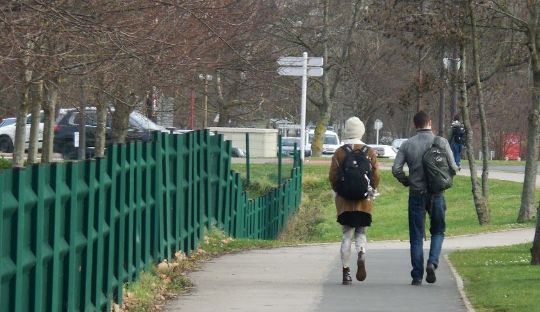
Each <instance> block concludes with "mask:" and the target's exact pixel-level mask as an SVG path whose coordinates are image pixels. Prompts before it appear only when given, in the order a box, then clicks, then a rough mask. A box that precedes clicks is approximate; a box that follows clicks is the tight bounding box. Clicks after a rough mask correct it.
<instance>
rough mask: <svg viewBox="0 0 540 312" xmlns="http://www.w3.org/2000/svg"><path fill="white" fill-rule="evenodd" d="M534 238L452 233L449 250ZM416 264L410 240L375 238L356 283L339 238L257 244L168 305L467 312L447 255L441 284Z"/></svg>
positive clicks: (526, 233) (199, 276) (207, 268)
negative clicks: (345, 273)
mask: <svg viewBox="0 0 540 312" xmlns="http://www.w3.org/2000/svg"><path fill="white" fill-rule="evenodd" d="M385 169H386V168H385ZM460 175H468V171H467V170H462V171H461V172H460ZM490 178H494V179H501V180H509V181H517V182H521V181H522V179H523V174H519V173H509V172H491V173H490ZM539 182H540V179H537V187H538V186H540V184H538V183H539ZM533 237H534V229H524V230H513V231H505V232H497V233H488V234H480V235H470V236H459V237H452V238H447V239H446V240H445V242H444V245H443V247H444V250H443V253H444V254H446V253H447V252H448V251H450V250H455V249H464V248H479V247H489V246H503V245H512V244H518V243H525V242H530V241H532V239H533ZM428 246H429V242H425V244H424V247H426V248H427V247H428ZM353 248H354V246H353ZM424 252H425V253H426V256H425V258H426V259H427V250H424ZM353 263H354V261H353ZM410 269H411V267H410V258H409V244H408V242H402V241H387V242H370V243H369V244H368V252H367V271H368V278H367V280H366V281H364V282H357V281H353V285H352V286H343V285H341V261H340V259H339V243H333V244H320V245H306V246H299V247H289V248H277V249H269V250H253V251H248V252H242V253H238V254H234V255H226V256H223V257H220V258H217V259H214V260H212V261H209V262H207V263H205V264H204V265H203V266H202V268H201V270H200V271H197V272H194V273H192V274H190V278H191V280H192V281H193V282H194V284H195V289H194V290H193V292H191V293H190V294H187V295H184V296H181V297H180V298H178V299H177V300H175V301H173V302H171V303H170V304H169V306H168V307H167V309H166V311H170V312H173V311H175V312H176V311H186V312H187V311H190V312H205V311H245V312H253V311H263V312H264V311H272V312H276V311H294V312H302V311H306V312H307V311H320V312H326V311H448V312H450V311H451V312H455V311H458V312H460V311H467V309H466V307H465V304H464V302H463V300H462V299H461V297H460V295H459V291H458V287H457V285H456V281H455V279H454V277H453V275H452V274H451V272H450V269H449V267H448V264H447V263H446V261H445V260H444V259H443V258H442V257H441V263H440V266H439V269H438V270H437V283H435V284H432V285H431V284H426V283H425V282H424V285H423V286H422V287H413V286H411V285H410V281H411V278H410ZM353 273H354V272H353ZM353 278H354V277H353Z"/></svg>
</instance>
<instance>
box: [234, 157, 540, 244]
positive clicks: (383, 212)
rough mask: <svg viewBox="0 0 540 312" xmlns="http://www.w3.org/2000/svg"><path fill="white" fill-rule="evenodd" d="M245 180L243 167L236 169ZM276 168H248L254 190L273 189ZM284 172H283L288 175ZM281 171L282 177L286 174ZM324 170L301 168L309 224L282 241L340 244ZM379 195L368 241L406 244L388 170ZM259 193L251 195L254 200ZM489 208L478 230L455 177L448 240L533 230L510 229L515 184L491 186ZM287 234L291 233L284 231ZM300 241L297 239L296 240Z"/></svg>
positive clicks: (462, 180)
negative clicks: (489, 216)
mask: <svg viewBox="0 0 540 312" xmlns="http://www.w3.org/2000/svg"><path fill="white" fill-rule="evenodd" d="M234 168H235V170H238V171H239V172H241V173H242V175H244V172H245V166H238V165H235V167H234ZM276 168H277V167H276V166H275V165H252V166H251V177H252V179H251V180H252V183H253V184H254V185H256V187H255V189H261V186H263V189H264V188H265V187H268V188H270V187H273V186H275V183H276V176H277V169H276ZM287 170H288V169H287ZM287 170H284V177H287V176H288V175H289V173H288V172H287ZM328 170H329V165H328V164H323V165H305V166H304V177H303V179H304V181H303V190H304V193H303V198H302V207H301V209H300V211H299V213H298V215H299V216H301V217H302V218H309V220H306V221H302V222H298V225H299V226H302V227H310V228H309V229H306V230H300V229H293V231H296V232H295V233H296V234H297V235H288V236H287V235H286V234H287V233H285V235H286V236H287V237H291V238H292V237H295V236H297V237H296V238H299V239H300V240H301V241H306V242H334V241H339V240H340V239H341V229H340V227H339V224H338V223H337V222H336V214H335V206H334V200H333V192H332V191H331V190H330V186H329V182H328ZM379 192H380V193H381V195H380V196H379V197H378V198H377V199H376V200H375V209H374V213H373V224H372V226H371V228H370V229H369V234H368V237H369V239H370V240H387V239H403V240H406V239H408V225H407V201H408V189H407V188H405V187H403V186H401V184H399V183H398V182H397V181H396V179H395V178H394V177H393V176H392V174H391V172H390V171H388V170H383V171H382V178H381V185H380V187H379ZM257 193H258V192H254V194H257ZM490 196H491V197H490V208H491V213H492V222H491V224H490V225H488V226H483V227H481V226H479V225H478V221H477V217H476V211H475V209H474V204H473V200H472V196H471V190H470V179H469V178H468V177H460V176H458V177H456V178H455V180H454V187H452V188H451V189H450V190H449V191H447V192H446V201H447V215H446V221H447V227H446V228H447V232H446V233H447V235H450V236H451V235H461V234H473V233H480V232H486V231H495V230H502V229H511V228H520V227H532V226H533V222H529V223H525V224H517V223H515V220H516V217H517V213H518V209H519V204H520V196H521V184H520V183H516V182H506V181H496V180H492V181H491V182H490ZM289 230H290V229H289ZM298 236H300V237H298Z"/></svg>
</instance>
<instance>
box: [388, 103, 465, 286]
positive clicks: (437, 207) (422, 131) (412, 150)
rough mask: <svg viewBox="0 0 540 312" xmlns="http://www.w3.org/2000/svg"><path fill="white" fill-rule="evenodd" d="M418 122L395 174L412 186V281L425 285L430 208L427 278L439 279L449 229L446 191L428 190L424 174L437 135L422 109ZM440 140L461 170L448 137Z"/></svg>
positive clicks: (397, 161)
mask: <svg viewBox="0 0 540 312" xmlns="http://www.w3.org/2000/svg"><path fill="white" fill-rule="evenodd" d="M413 120H414V126H415V128H416V130H417V133H416V135H415V136H413V137H412V138H410V139H408V140H407V141H405V142H403V144H402V145H401V147H400V148H399V151H398V153H397V156H396V159H395V160H394V165H393V166H392V174H393V175H394V177H396V179H397V180H398V181H399V182H400V183H401V184H403V185H404V186H408V187H409V239H410V245H411V247H410V248H411V250H410V251H411V264H412V271H411V277H412V283H411V284H412V285H417V286H419V285H422V279H423V276H424V252H423V238H424V233H425V231H424V219H425V215H426V212H427V213H428V214H429V217H430V229H429V231H430V233H431V246H430V250H429V258H428V261H427V266H426V273H427V276H426V281H427V282H428V283H435V281H436V276H435V270H436V269H437V266H438V265H439V256H440V254H441V248H442V243H443V239H444V231H445V221H444V218H445V210H446V204H445V201H444V196H443V193H442V192H441V193H438V194H432V193H430V192H429V191H428V183H427V180H426V177H425V175H424V168H423V161H422V157H423V155H424V153H425V152H426V151H427V150H428V149H429V148H430V147H431V145H432V144H433V141H434V140H435V136H434V135H433V132H432V131H431V119H430V118H429V116H428V115H427V114H426V113H425V112H423V111H420V112H418V113H416V115H414V119H413ZM439 142H440V144H441V145H442V147H443V148H444V150H445V151H446V156H447V160H448V164H449V165H450V166H451V169H450V171H451V174H452V175H455V172H456V171H457V170H458V167H457V166H456V164H455V162H454V157H453V155H452V151H451V149H450V145H449V144H448V141H447V140H446V139H444V138H440V140H439ZM405 164H407V166H408V167H409V175H408V176H407V175H406V174H405V172H404V171H403V166H404V165H405Z"/></svg>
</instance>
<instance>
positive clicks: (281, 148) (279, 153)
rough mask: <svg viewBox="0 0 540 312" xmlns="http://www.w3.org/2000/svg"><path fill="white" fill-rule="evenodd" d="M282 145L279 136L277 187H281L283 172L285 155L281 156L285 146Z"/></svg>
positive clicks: (279, 136)
mask: <svg viewBox="0 0 540 312" xmlns="http://www.w3.org/2000/svg"><path fill="white" fill-rule="evenodd" d="M281 145H282V138H281V134H278V178H277V187H278V188H279V186H280V185H281V177H282V175H281V172H282V171H281V170H282V158H283V155H282V154H281V153H282V152H283V146H281Z"/></svg>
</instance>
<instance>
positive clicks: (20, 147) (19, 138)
mask: <svg viewBox="0 0 540 312" xmlns="http://www.w3.org/2000/svg"><path fill="white" fill-rule="evenodd" d="M33 48H34V44H33V43H32V41H31V40H27V42H26V51H24V56H23V58H22V65H23V68H24V70H23V73H22V79H21V80H22V81H21V85H22V86H21V90H22V92H21V105H20V107H19V109H18V111H17V121H16V125H15V142H13V145H14V149H13V167H23V166H24V154H25V153H24V152H25V149H26V115H28V107H29V105H30V103H29V101H30V98H29V95H30V82H31V81H32V74H33V72H32V70H31V69H30V66H29V65H30V51H31V50H32V49H33Z"/></svg>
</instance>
